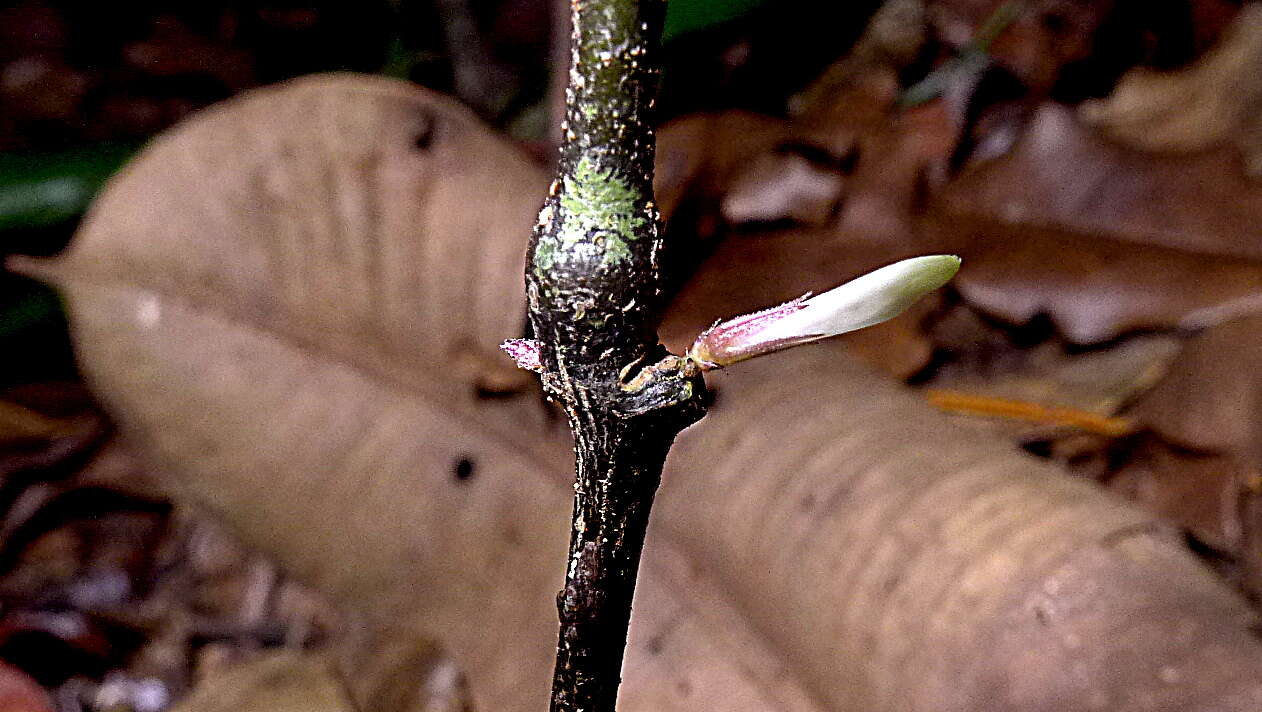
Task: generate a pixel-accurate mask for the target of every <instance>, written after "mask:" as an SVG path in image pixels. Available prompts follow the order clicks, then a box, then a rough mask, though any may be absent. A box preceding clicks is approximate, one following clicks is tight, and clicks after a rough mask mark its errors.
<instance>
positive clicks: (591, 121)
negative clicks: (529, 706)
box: [526, 0, 705, 712]
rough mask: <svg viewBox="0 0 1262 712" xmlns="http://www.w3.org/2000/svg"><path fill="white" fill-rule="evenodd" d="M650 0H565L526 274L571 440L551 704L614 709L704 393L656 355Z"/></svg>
mask: <svg viewBox="0 0 1262 712" xmlns="http://www.w3.org/2000/svg"><path fill="white" fill-rule="evenodd" d="M664 9H665V4H664V3H663V2H662V1H661V0H640V1H638V2H637V0H583V1H581V2H580V1H578V0H576V1H575V2H573V3H572V4H571V10H572V15H571V17H572V28H573V29H572V37H571V68H570V75H569V85H568V87H567V89H566V114H565V126H564V129H563V131H564V138H563V141H562V146H561V159H560V164H559V167H558V171H557V179H556V181H555V182H554V183H553V186H552V190H551V191H550V193H549V195H548V198H547V202H546V203H545V205H544V208H543V211H542V212H541V213H540V218H539V224H538V226H537V227H536V229H535V233H534V238H533V240H532V241H531V246H530V251H529V255H528V258H527V266H526V292H527V297H528V299H529V303H530V320H531V324H532V327H533V329H534V333H535V336H536V338H538V340H539V342H540V356H541V362H542V366H543V382H544V387H545V389H546V391H547V393H548V395H549V396H550V397H551V398H553V399H555V400H556V401H558V402H559V403H560V404H561V405H562V407H563V408H564V409H565V412H566V414H567V415H568V417H569V421H570V427H571V429H572V430H573V433H574V449H575V471H576V479H575V485H574V491H575V503H574V517H573V529H572V531H571V537H570V554H569V564H568V568H567V570H566V583H565V588H564V589H563V590H562V591H561V592H560V594H559V595H558V598H557V608H558V610H559V613H560V619H561V632H560V638H559V641H558V644H557V664H556V674H555V679H554V681H553V690H552V710H554V711H562V710H564V711H571V710H572V711H574V712H577V711H578V710H585V711H586V712H595V711H600V710H613V708H614V702H615V699H616V697H617V691H618V682H619V675H620V670H621V667H622V658H623V650H624V648H625V644H626V636H627V625H628V622H629V620H630V613H631V599H632V595H633V593H634V590H635V578H636V571H637V568H638V566H639V558H640V551H641V549H642V547H643V542H644V533H645V529H646V527H647V524H648V517H649V510H650V507H651V505H652V502H653V494H654V492H655V491H656V489H657V485H658V482H659V480H660V478H661V471H662V465H663V462H664V461H665V458H666V452H667V450H669V448H670V444H671V442H672V441H673V440H674V438H675V435H676V434H678V432H679V431H680V430H682V429H683V428H685V427H687V426H688V425H690V424H691V423H693V422H695V421H696V420H697V419H698V418H699V417H700V416H701V415H702V413H703V406H702V400H703V397H704V391H705V386H704V383H703V381H702V380H701V378H700V376H699V375H698V374H697V373H696V372H695V371H693V370H692V369H688V368H685V364H684V362H683V361H680V360H678V359H673V358H670V357H668V356H667V355H666V354H665V352H664V350H663V349H662V348H661V347H660V346H658V345H657V335H656V333H655V330H654V324H655V319H656V311H657V309H658V307H659V304H660V292H661V290H660V285H659V281H660V280H659V268H660V265H659V256H660V254H661V250H662V242H661V238H660V235H659V216H658V211H657V208H656V206H655V205H654V204H653V194H652V180H653V154H654V150H653V149H654V138H653V132H652V129H651V128H650V121H649V114H650V112H651V110H652V105H653V96H654V93H655V92H656V88H657V79H658V68H657V65H656V59H655V57H656V55H657V43H658V37H659V35H660V32H661V21H662V16H663V12H664Z"/></svg>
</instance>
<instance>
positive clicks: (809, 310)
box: [687, 255, 960, 368]
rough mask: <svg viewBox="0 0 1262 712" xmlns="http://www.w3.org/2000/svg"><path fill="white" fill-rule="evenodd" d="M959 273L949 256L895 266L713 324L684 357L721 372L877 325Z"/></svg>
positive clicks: (920, 258)
mask: <svg viewBox="0 0 1262 712" xmlns="http://www.w3.org/2000/svg"><path fill="white" fill-rule="evenodd" d="M959 269H960V258H959V257H956V256H954V255H930V256H927V257H913V258H911V259H907V260H903V261H901V262H895V263H894V264H892V265H887V266H885V267H882V268H880V269H878V270H876V271H873V272H869V273H868V274H865V275H863V276H862V277H859V278H858V279H854V280H851V281H849V282H846V283H845V284H843V285H841V286H840V287H835V288H833V289H830V290H828V291H827V292H824V293H823V294H818V295H815V296H813V297H812V296H811V295H810V294H804V295H802V296H801V297H798V298H797V299H794V300H793V301H791V302H786V303H784V304H781V305H780V306H778V307H772V308H771V309H766V310H763V311H760V312H754V313H752V314H746V315H744V316H738V317H736V318H734V319H729V320H728V321H724V322H720V323H717V324H715V325H714V326H712V327H710V328H709V329H707V330H706V331H705V332H703V333H702V334H701V335H700V336H698V337H697V340H696V341H695V342H694V343H693V345H692V347H691V348H690V349H688V354H687V355H688V356H689V357H691V358H692V359H693V360H695V361H696V362H698V363H699V364H701V366H702V367H703V368H720V367H723V366H730V365H731V364H733V363H736V362H738V361H744V360H745V359H748V358H753V357H754V356H760V355H762V354H765V353H770V352H772V351H780V350H782V349H787V348H790V347H793V346H800V345H802V344H809V343H811V342H813V341H819V340H820V339H827V338H829V337H830V336H836V335H838V334H844V333H846V332H847V331H854V330H856V329H862V328H863V327H865V326H872V325H873V324H879V323H881V322H883V321H885V320H887V319H891V318H893V317H895V316H898V315H899V314H901V313H902V312H903V310H905V309H906V308H907V307H909V306H911V305H912V303H914V302H915V301H916V300H917V299H919V298H920V297H922V296H924V295H925V294H927V293H929V292H931V291H933V290H935V289H937V288H938V287H941V286H942V285H944V284H946V283H947V282H948V281H950V279H951V278H952V277H954V276H955V273H956V272H958V271H959Z"/></svg>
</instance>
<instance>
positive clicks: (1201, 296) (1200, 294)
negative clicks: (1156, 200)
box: [925, 214, 1262, 344]
mask: <svg viewBox="0 0 1262 712" xmlns="http://www.w3.org/2000/svg"><path fill="white" fill-rule="evenodd" d="M925 225H926V231H927V234H928V239H929V241H930V244H933V245H934V246H935V247H937V246H939V245H942V246H945V247H946V249H951V250H955V251H958V252H959V253H960V254H961V255H963V257H964V264H965V267H964V269H963V270H962V271H961V272H960V275H959V277H957V279H956V281H955V285H956V288H957V289H958V290H959V291H960V294H961V295H962V296H963V297H964V299H965V300H966V301H967V302H968V303H969V304H970V305H971V306H973V307H974V308H976V309H978V310H980V311H982V312H984V313H987V314H990V315H992V316H996V317H999V318H1002V319H1004V320H1005V321H1008V322H1010V323H1014V324H1025V323H1026V322H1028V321H1029V320H1030V319H1032V318H1033V317H1035V316H1036V315H1039V314H1045V315H1047V316H1048V317H1049V318H1050V319H1051V321H1052V323H1053V324H1055V325H1056V327H1057V328H1058V329H1059V330H1060V332H1061V333H1062V334H1064V336H1065V337H1066V338H1067V339H1068V340H1069V341H1071V342H1073V343H1077V344H1096V343H1101V342H1104V341H1108V340H1109V339H1113V338H1115V337H1117V336H1119V335H1122V334H1125V333H1127V332H1129V331H1137V330H1143V329H1178V328H1200V327H1204V326H1206V325H1209V324H1214V323H1218V322H1220V321H1223V320H1227V319H1230V318H1232V317H1234V316H1239V315H1241V314H1248V313H1250V312H1256V311H1258V310H1259V309H1260V308H1262V263H1260V262H1256V261H1254V260H1246V259H1239V258H1233V257H1220V256H1215V255H1203V254H1194V253H1191V252H1186V251H1184V250H1178V249H1170V248H1165V247H1160V246H1145V247H1142V248H1138V247H1136V246H1135V245H1133V244H1128V243H1126V242H1122V241H1119V240H1112V239H1109V238H1107V237H1096V236H1090V235H1084V234H1080V233H1073V232H1069V231H1065V230H1059V229H1052V228H1042V227H1034V226H1029V225H1012V224H1008V223H1004V222H1002V221H998V220H990V219H977V218H974V217H967V216H961V215H951V214H936V215H933V216H931V217H930V219H929V220H927V221H926V223H925Z"/></svg>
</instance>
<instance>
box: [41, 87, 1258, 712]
mask: <svg viewBox="0 0 1262 712" xmlns="http://www.w3.org/2000/svg"><path fill="white" fill-rule="evenodd" d="M426 127H428V129H426ZM426 131H428V132H429V133H427V134H426V135H428V136H429V139H428V140H424V141H420V142H419V144H418V141H417V138H418V134H420V133H424V132H426ZM215 165H219V169H218V170H206V167H207V166H212V167H213V166H215ZM203 171H205V172H203ZM199 175H200V178H198V176H199ZM542 182H543V181H542V177H541V176H540V175H539V174H538V172H537V171H535V170H534V169H532V168H530V167H529V166H528V165H526V164H525V163H524V162H523V161H522V159H520V158H519V157H517V156H516V155H515V154H514V153H513V152H512V151H511V150H509V149H508V148H507V147H505V146H504V145H503V144H501V143H499V142H498V141H496V140H495V139H493V138H492V137H491V136H490V135H489V134H487V133H486V131H485V130H484V129H482V128H480V127H479V126H477V125H476V124H475V123H474V122H473V121H472V120H471V119H470V118H469V116H468V114H466V113H465V112H463V111H461V110H459V109H457V108H456V107H453V106H451V105H450V104H448V103H447V102H445V101H443V100H441V99H439V98H437V97H434V96H432V95H430V94H428V93H424V92H421V91H419V90H416V89H414V88H409V87H407V86H404V85H400V84H393V83H387V82H384V81H381V80H369V79H351V78H334V79H328V78H322V79H312V80H306V81H302V82H297V83H294V84H291V85H287V86H284V87H280V88H275V89H270V90H265V91H262V92H258V93H255V94H252V95H250V96H247V97H244V98H241V99H238V100H234V101H233V102H230V103H229V104H227V105H224V106H223V107H221V108H219V109H216V110H213V111H211V112H209V113H207V114H204V115H202V116H201V117H198V118H195V119H193V120H192V121H190V122H188V123H187V124H185V125H184V126H183V127H181V128H179V129H177V130H176V131H175V132H173V133H171V134H169V135H168V136H167V137H165V138H164V139H162V140H160V141H158V142H157V143H156V144H155V145H154V146H152V147H151V148H150V149H149V150H148V151H147V152H146V154H145V155H144V156H142V157H141V158H140V159H139V161H138V162H137V163H136V164H134V165H133V166H132V167H131V168H130V169H129V170H128V171H127V172H126V173H125V174H124V175H123V176H122V177H120V178H119V179H117V180H116V181H115V182H114V183H113V185H112V186H111V188H110V189H109V191H108V192H107V194H106V195H105V196H104V198H103V199H102V200H101V202H100V203H99V204H98V205H97V206H96V208H95V210H94V211H93V214H92V215H91V216H90V218H89V223H88V225H87V227H86V228H85V229H84V232H83V234H82V235H81V236H80V238H79V239H78V240H77V242H76V245H75V247H74V250H73V252H72V254H71V255H70V256H69V257H68V258H66V259H65V260H64V261H63V262H62V263H60V264H58V265H56V266H54V267H52V268H50V269H46V270H45V272H46V273H48V274H50V275H52V276H53V278H54V279H56V280H57V281H58V283H59V284H60V285H61V287H62V289H63V291H64V292H65V294H66V295H67V298H68V302H69V305H70V310H71V313H72V319H73V321H74V324H75V332H76V341H77V343H78V347H79V350H80V358H81V361H82V363H83V365H84V368H85V370H86V371H87V373H88V375H89V377H90V379H91V381H92V383H93V385H94V387H95V388H96V389H97V392H98V393H99V394H100V396H101V397H102V398H103V399H104V401H105V402H106V403H107V405H108V406H109V407H110V409H111V411H112V412H113V414H114V415H115V416H116V417H117V418H118V419H119V421H120V422H121V424H122V427H123V428H124V429H125V431H126V432H127V433H128V434H130V436H131V437H132V438H133V440H134V442H136V443H138V444H140V445H141V446H142V447H144V448H145V450H146V451H147V453H148V454H149V455H150V456H151V457H154V458H156V459H157V460H159V461H160V462H162V463H164V464H165V467H164V468H163V471H166V472H170V473H173V474H175V475H178V477H179V484H180V486H181V488H182V490H183V491H184V492H185V493H186V497H187V498H188V499H190V500H193V501H197V502H200V503H202V504H203V505H204V506H208V507H210V508H211V509H213V510H215V511H217V512H218V513H219V514H221V515H222V516H223V517H224V518H225V519H226V520H228V521H229V522H231V523H232V524H233V525H234V526H235V528H236V529H237V531H238V532H240V533H241V534H242V535H244V536H245V537H247V538H248V539H249V540H251V541H253V542H255V543H257V544H260V545H263V546H265V547H267V548H268V549H270V550H271V551H273V552H275V553H276V554H277V555H278V556H279V557H280V558H281V559H282V560H283V561H285V562H286V564H287V565H288V566H289V567H290V568H291V569H292V570H294V571H295V572H297V573H299V574H300V575H302V576H303V577H305V578H306V579H308V580H309V581H311V582H313V583H315V584H316V585H318V586H320V587H321V588H323V589H325V590H327V591H330V592H332V593H334V594H335V595H337V596H339V598H340V599H341V600H342V601H343V602H344V603H345V604H346V606H347V607H348V608H352V609H357V610H358V611H360V612H361V614H363V615H365V616H367V617H369V618H370V619H373V620H375V621H376V623H377V627H378V629H380V628H382V627H385V628H391V629H393V630H394V632H395V633H396V634H397V635H400V634H413V635H415V636H417V638H420V639H424V638H433V639H437V640H440V641H441V642H442V643H443V644H444V645H445V646H446V647H447V648H448V649H450V650H451V651H452V652H453V653H454V655H455V656H456V658H457V659H458V661H459V662H460V663H461V665H462V666H463V667H464V669H465V671H466V672H467V674H468V675H469V678H470V683H471V690H472V693H473V696H474V699H475V702H476V703H477V705H478V708H479V709H483V710H496V711H497V712H500V711H510V712H511V711H512V710H530V709H541V708H542V706H543V704H544V698H545V695H546V689H547V680H548V677H549V674H550V667H551V658H552V649H553V641H554V636H555V610H554V608H553V605H554V603H553V593H554V591H555V590H556V589H557V587H558V585H559V582H560V575H561V568H562V562H563V561H564V546H565V535H566V524H567V522H568V516H567V515H568V509H569V496H570V493H569V487H568V482H567V479H568V477H567V473H568V469H569V457H570V455H569V452H568V447H567V445H568V442H567V437H566V435H565V434H564V432H563V430H561V429H560V428H558V427H557V426H556V425H555V424H554V423H551V422H549V421H548V420H547V418H545V417H544V416H543V414H542V412H541V409H540V408H539V406H538V404H537V403H536V402H535V401H534V400H533V399H531V398H508V399H499V400H485V399H484V400H478V399H477V397H476V389H475V388H473V387H472V385H471V384H472V383H473V381H474V380H475V379H476V378H477V375H476V373H474V372H468V371H458V370H454V369H453V367H452V366H451V365H450V364H451V363H453V361H452V359H453V358H454V357H453V350H454V351H456V352H459V351H462V350H463V351H474V352H480V351H483V350H485V349H489V348H491V344H493V343H494V342H495V341H498V340H499V339H501V338H503V337H504V336H505V335H507V334H512V333H513V332H514V331H515V330H516V326H517V324H519V323H520V320H521V310H522V299H521V296H520V294H519V291H520V276H519V273H518V270H519V267H518V265H520V261H521V254H522V251H523V249H524V243H525V238H526V232H527V229H528V226H529V224H530V218H531V213H532V212H533V208H534V203H535V202H536V200H537V197H536V196H538V195H541V192H536V191H541V190H542ZM278 185H279V186H289V187H288V188H286V189H284V190H277V189H275V187H274V186H278ZM373 185H375V189H373V188H372V187H371V186H373ZM282 215H283V216H287V217H286V218H285V219H283V220H282V219H281V217H279V216H282ZM295 224H296V225H297V226H295ZM383 255H385V257H383ZM369 265H372V266H371V267H370V266H369ZM457 360H458V359H457ZM461 362H463V361H461ZM475 363H483V361H475ZM486 363H489V362H486ZM475 371H476V369H475ZM720 389H721V395H720V402H719V403H718V405H717V407H716V408H715V409H714V411H713V413H712V415H711V416H710V418H708V419H707V421H705V422H703V423H702V424H701V425H699V426H697V427H694V428H692V429H690V430H689V431H688V432H686V433H685V434H684V436H683V437H682V438H681V441H680V444H679V447H678V449H677V451H675V452H674V453H672V456H671V459H670V462H669V463H668V471H667V473H666V476H665V482H664V485H663V488H662V491H661V494H660V497H659V500H658V511H657V513H656V514H655V517H654V522H653V525H652V527H651V531H650V535H649V542H648V545H647V548H646V552H645V563H644V568H643V570H642V572H641V576H640V586H639V591H638V593H637V599H636V604H637V608H636V613H635V616H634V620H633V624H632V631H631V642H630V647H629V649H628V659H627V666H626V669H625V671H624V673H625V674H624V678H625V681H624V685H623V688H622V695H621V706H620V709H623V710H627V711H629V712H636V711H639V710H646V711H647V710H707V711H708V710H712V709H716V708H717V709H724V710H738V711H739V710H751V711H753V710H778V711H779V710H788V711H794V710H803V711H805V710H824V709H827V710H835V711H838V712H840V711H849V710H855V711H858V710H864V711H865V712H866V711H870V710H871V711H876V712H886V711H887V712H894V711H896V710H898V711H902V710H913V711H919V710H925V711H927V710H956V711H960V712H963V711H965V710H988V711H999V712H1002V711H1008V710H1010V711H1012V712H1016V711H1017V710H1020V711H1022V712H1030V711H1032V710H1033V711H1038V710H1048V711H1049V712H1050V711H1051V710H1064V709H1110V710H1123V711H1129V710H1140V709H1145V710H1147V709H1168V710H1176V709H1178V710H1184V709H1186V710H1193V709H1195V710H1238V711H1239V712H1245V711H1246V710H1255V709H1257V708H1258V707H1259V706H1260V705H1262V682H1260V681H1262V647H1260V646H1259V645H1258V644H1257V642H1256V641H1255V640H1254V639H1253V637H1252V636H1251V634H1250V633H1249V632H1248V630H1247V628H1246V626H1247V625H1248V624H1249V623H1251V622H1252V621H1253V615H1252V613H1251V612H1250V610H1249V609H1248V607H1247V606H1245V605H1244V603H1243V602H1242V601H1240V600H1239V599H1238V598H1237V597H1235V596H1234V595H1232V594H1230V593H1229V592H1228V591H1227V590H1226V589H1225V588H1224V587H1223V586H1222V585H1221V584H1220V583H1219V582H1217V581H1216V580H1215V579H1214V578H1213V577H1212V576H1211V575H1210V574H1209V573H1208V572H1207V571H1206V570H1205V569H1204V568H1203V567H1202V566H1201V565H1200V564H1198V563H1197V562H1196V561H1195V560H1194V559H1192V558H1191V557H1190V556H1189V555H1188V554H1187V553H1186V552H1184V551H1182V550H1181V548H1180V546H1179V545H1178V543H1177V540H1175V539H1174V538H1172V537H1169V536H1167V535H1166V533H1165V531H1164V529H1163V528H1162V527H1160V526H1159V525H1157V524H1156V523H1155V522H1153V521H1152V519H1151V518H1150V517H1149V515H1146V514H1144V513H1142V512H1140V511H1138V510H1135V509H1133V508H1130V507H1128V506H1126V505H1124V504H1121V503H1119V502H1117V501H1114V500H1112V499H1110V498H1108V497H1106V496H1104V495H1103V494H1102V493H1101V492H1100V491H1098V490H1097V489H1095V488H1093V487H1091V486H1089V485H1087V484H1085V483H1082V482H1075V481H1071V480H1068V479H1066V478H1064V477H1063V476H1061V475H1060V474H1058V473H1057V472H1056V471H1055V470H1054V469H1052V468H1049V467H1046V466H1042V465H1039V464H1037V463H1035V462H1033V461H1032V460H1030V459H1027V458H1023V457H1021V456H1019V455H1017V454H1015V453H1013V452H1012V451H1011V450H1009V449H1008V448H1006V447H1003V446H1000V445H997V444H995V443H993V442H984V441H979V440H977V439H976V438H973V437H970V436H969V435H967V434H966V433H963V432H961V431H958V430H956V429H953V428H952V427H950V426H949V425H948V424H946V423H944V421H943V419H942V418H940V417H939V416H937V415H935V414H934V413H932V412H930V411H929V410H928V409H926V408H925V407H924V405H923V404H922V403H920V402H919V401H918V400H917V399H916V398H913V397H911V396H909V395H908V394H905V393H901V392H899V391H898V390H897V389H895V388H894V387H892V386H891V385H889V384H887V383H884V382H882V381H881V380H880V379H878V378H876V377H874V375H873V374H872V373H871V372H869V371H867V370H865V369H862V368H859V367H856V366H855V365H854V364H853V363H851V362H850V361H848V360H846V359H845V358H839V357H837V356H836V353H835V350H834V349H832V348H830V347H820V348H804V349H799V350H797V351H793V352H788V353H786V354H783V355H780V356H778V357H776V358H767V359H762V360H759V361H755V362H753V363H750V364H748V365H746V366H744V367H743V368H741V369H739V370H738V371H737V372H735V373H733V374H731V375H730V376H727V377H726V378H724V379H723V380H722V381H721V382H720ZM361 704H362V703H361ZM368 708H370V709H388V707H384V706H379V707H372V706H368Z"/></svg>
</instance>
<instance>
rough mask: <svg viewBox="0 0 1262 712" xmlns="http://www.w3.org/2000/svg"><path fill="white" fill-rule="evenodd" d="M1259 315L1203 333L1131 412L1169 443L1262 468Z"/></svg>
mask: <svg viewBox="0 0 1262 712" xmlns="http://www.w3.org/2000/svg"><path fill="white" fill-rule="evenodd" d="M1259 374H1262V315H1253V316H1248V317H1244V318H1240V319H1235V320H1232V321H1228V322H1225V323H1223V324H1219V325H1216V326H1212V327H1210V328H1208V329H1205V330H1204V331H1202V332H1201V333H1199V334H1197V335H1196V336H1194V337H1193V338H1191V339H1189V340H1188V342H1187V344H1186V345H1185V346H1184V348H1183V350H1182V352H1180V354H1179V356H1178V358H1177V359H1176V360H1175V362H1174V363H1173V364H1172V365H1171V367H1170V371H1169V373H1168V374H1167V375H1166V377H1165V378H1163V379H1162V380H1161V382H1160V383H1158V384H1157V385H1156V386H1155V387H1154V388H1153V389H1152V390H1151V391H1150V392H1148V393H1147V394H1146V395H1145V396H1144V397H1143V398H1142V399H1141V400H1140V401H1139V402H1137V403H1136V404H1135V407H1134V408H1133V409H1132V415H1133V416H1134V417H1136V418H1138V419H1139V420H1140V421H1141V422H1143V423H1144V425H1146V426H1147V427H1149V428H1151V429H1152V430H1153V431H1155V432H1156V433H1157V434H1158V435H1160V436H1161V437H1162V438H1164V439H1165V440H1167V441H1168V442H1171V443H1174V444H1176V445H1178V446H1180V447H1183V448H1187V449H1189V450H1192V451H1195V452H1200V453H1220V454H1227V453H1232V454H1235V455H1239V456H1243V457H1245V458H1246V460H1248V461H1250V462H1252V463H1253V464H1254V465H1255V466H1258V467H1262V440H1259V436H1262V380H1259Z"/></svg>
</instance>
